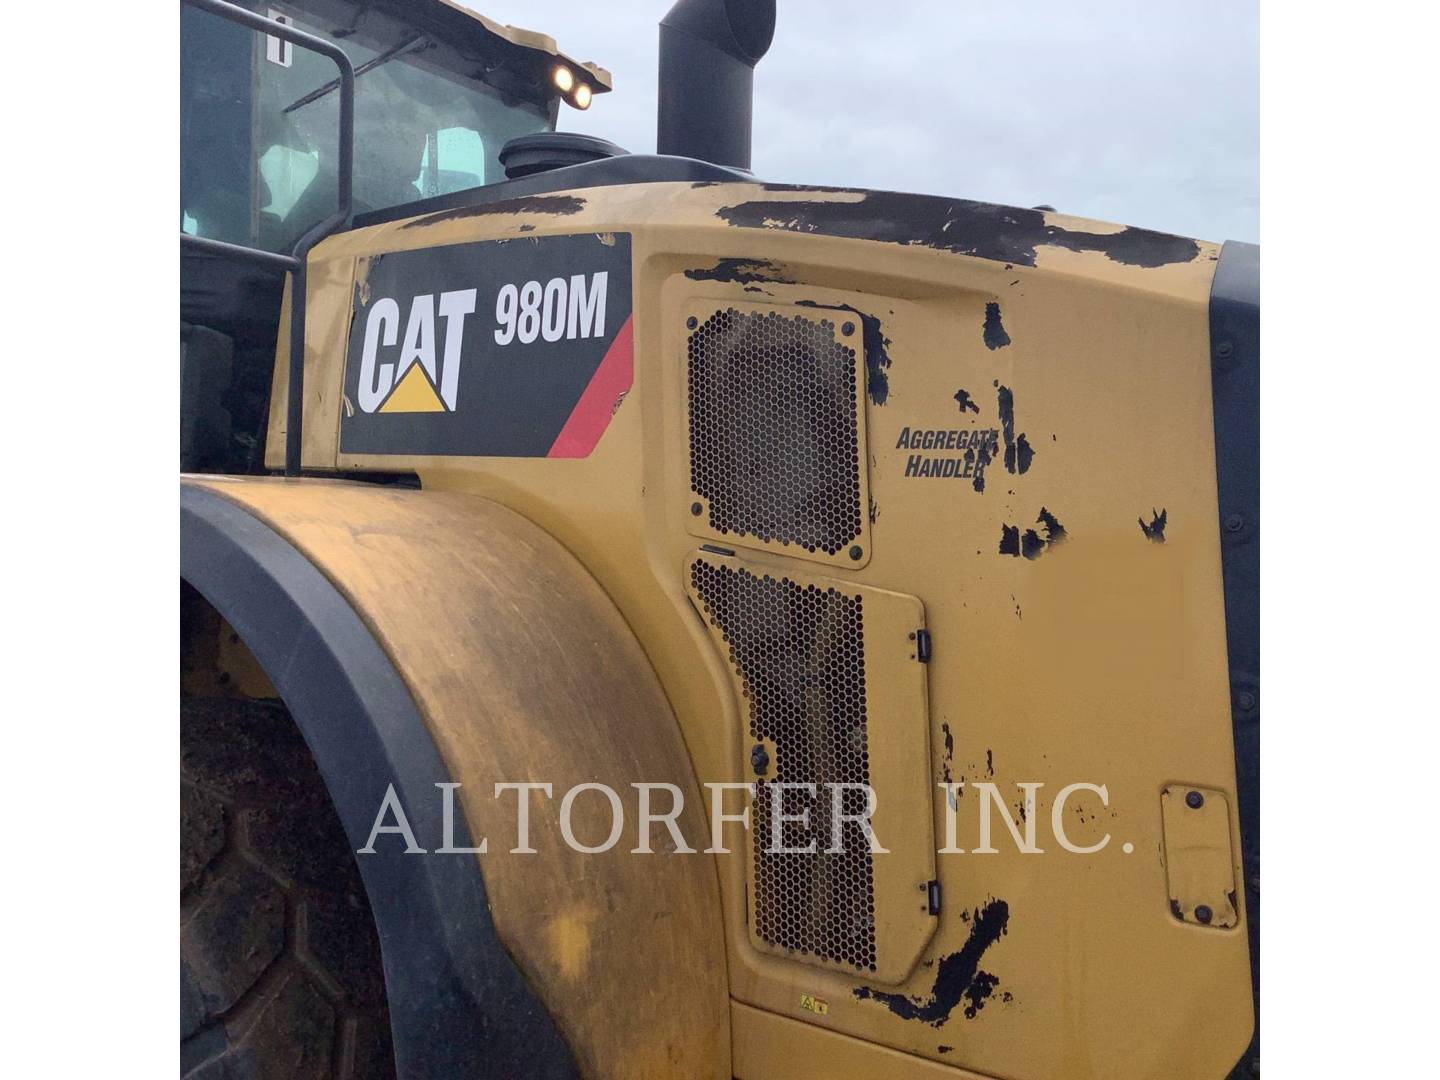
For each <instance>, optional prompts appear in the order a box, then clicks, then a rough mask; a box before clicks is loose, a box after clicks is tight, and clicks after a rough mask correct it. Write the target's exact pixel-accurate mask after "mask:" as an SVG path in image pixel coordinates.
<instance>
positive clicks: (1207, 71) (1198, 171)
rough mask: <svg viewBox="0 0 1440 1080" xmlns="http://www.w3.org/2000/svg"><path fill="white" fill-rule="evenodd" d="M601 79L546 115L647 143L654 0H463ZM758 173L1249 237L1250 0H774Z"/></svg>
mask: <svg viewBox="0 0 1440 1080" xmlns="http://www.w3.org/2000/svg"><path fill="white" fill-rule="evenodd" d="M465 2H467V3H469V5H470V6H471V7H473V8H475V9H476V10H478V11H481V12H483V13H484V14H486V15H488V16H489V17H490V18H493V19H497V20H498V21H500V22H505V23H511V24H513V25H516V26H523V27H526V28H527V29H531V30H540V31H543V32H544V33H547V34H549V35H550V36H552V37H554V38H555V39H556V40H557V41H558V42H559V44H560V48H561V50H562V51H564V52H565V53H567V54H568V55H570V56H572V57H574V58H575V59H577V60H594V61H596V62H597V63H599V64H602V65H603V66H605V67H607V68H609V69H610V71H611V72H612V73H613V74H614V76H615V90H614V92H613V93H611V94H605V95H603V96H601V97H598V98H596V100H595V103H594V105H592V106H591V107H590V110H589V112H588V113H576V112H575V110H573V109H570V108H568V107H566V106H562V107H561V113H560V127H561V128H562V129H563V130H571V131H587V132H591V133H593V134H596V135H603V136H604V137H606V138H608V139H611V140H612V141H614V142H617V143H619V144H620V145H621V146H623V147H625V148H626V149H627V150H631V151H634V152H644V153H653V152H654V149H655V101H656V85H655V82H656V47H657V37H656V25H657V23H658V22H659V20H660V18H661V16H662V15H664V13H665V12H666V11H667V10H668V9H669V7H670V5H671V2H672V0H625V2H623V3H599V2H595V0H590V2H581V0H465ZM779 9H780V11H779V18H778V20H777V25H776V30H775V44H774V45H773V46H772V47H771V49H770V54H769V55H768V56H767V57H766V58H765V59H764V60H762V61H761V62H760V65H759V67H758V68H757V69H756V75H755V151H754V163H753V165H754V170H755V173H756V174H757V175H758V176H759V177H761V178H763V179H766V180H777V181H785V182H790V183H816V184H836V185H844V186H854V187H868V188H880V189H887V190H892V191H920V192H927V193H931V194H937V195H958V196H963V197H965V198H971V199H981V200H985V201H987V202H997V203H1005V204H1009V205H1014V206H1034V205H1037V204H1040V203H1048V204H1050V205H1052V206H1054V207H1056V208H1057V209H1059V210H1062V211H1065V212H1067V213H1073V214H1079V215H1082V216H1085V217H1094V218H1100V219H1103V220H1106V221H1114V222H1119V223H1122V224H1127V225H1142V226H1146V227H1148V228H1154V229H1161V230H1164V231H1167V232H1175V233H1180V234H1182V235H1186V236H1194V237H1199V238H1201V239H1205V240H1249V241H1258V240H1259V229H1260V220H1259V219H1260V198H1259V185H1260V176H1259V172H1260V170H1259V157H1260V140H1259V131H1260V121H1259V16H1258V10H1257V0H1144V2H1131V0H1094V2H1092V3H1089V4H1083V3H1076V2H1075V0H892V2H875V0H780V3H779Z"/></svg>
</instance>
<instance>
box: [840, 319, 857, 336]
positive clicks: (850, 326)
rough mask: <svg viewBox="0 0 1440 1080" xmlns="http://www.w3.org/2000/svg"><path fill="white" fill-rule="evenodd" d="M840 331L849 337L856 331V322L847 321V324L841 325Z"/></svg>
mask: <svg viewBox="0 0 1440 1080" xmlns="http://www.w3.org/2000/svg"><path fill="white" fill-rule="evenodd" d="M840 333H842V334H844V335H845V336H846V337H849V336H850V335H851V334H853V333H855V324H854V323H853V322H847V323H845V325H843V326H842V327H840Z"/></svg>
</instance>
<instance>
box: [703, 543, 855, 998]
mask: <svg viewBox="0 0 1440 1080" xmlns="http://www.w3.org/2000/svg"><path fill="white" fill-rule="evenodd" d="M690 575H691V582H690V584H691V588H692V591H693V592H694V594H695V595H696V596H697V597H698V598H699V599H700V602H701V604H702V606H703V611H704V614H705V617H706V618H707V619H708V620H709V621H710V623H711V625H712V626H714V627H716V628H718V629H719V631H720V633H721V635H722V636H723V640H724V642H725V644H726V645H727V646H728V649H729V660H730V663H731V665H732V666H733V668H734V669H735V672H736V675H737V676H738V678H739V681H740V684H741V686H742V688H743V692H744V697H745V704H746V707H747V711H748V713H749V717H748V722H749V734H750V739H751V740H753V741H755V742H757V743H762V744H763V743H766V742H768V743H773V745H774V748H775V762H774V770H773V775H771V776H770V777H769V781H770V782H766V781H760V782H759V783H758V784H757V794H756V797H755V800H754V802H753V805H752V808H751V814H752V829H751V845H752V857H753V861H752V868H753V873H752V875H751V877H752V880H751V890H752V895H751V897H750V900H751V910H752V913H753V914H752V918H753V926H752V931H753V933H754V935H755V937H756V938H757V939H758V940H759V941H761V942H764V943H766V944H768V945H771V946H774V947H775V948H776V949H778V950H782V951H784V952H786V953H787V954H791V955H795V957H796V958H797V959H800V958H805V957H808V958H811V959H812V960H814V961H821V962H826V961H828V962H831V963H834V964H839V965H844V966H847V967H850V968H853V969H855V970H858V971H872V972H873V971H874V970H875V969H876V937H875V895H874V870H873V866H872V862H871V859H872V856H871V853H870V847H869V843H868V841H867V839H866V837H865V834H864V832H863V831H862V829H861V828H860V826H859V825H857V824H856V823H854V822H845V823H844V824H843V829H842V832H841V850H840V851H838V852H835V853H830V852H827V851H826V850H825V849H826V848H828V847H830V846H831V844H830V838H831V835H832V833H831V806H832V804H831V791H832V789H831V788H830V787H828V786H827V785H830V784H839V783H848V784H863V785H869V783H870V754H869V746H868V736H867V713H866V687H865V622H864V618H865V612H864V599H863V597H862V596H861V595H859V594H858V592H857V593H848V592H846V591H844V590H841V589H838V588H834V587H829V588H826V587H821V586H818V585H814V584H810V585H802V584H800V583H797V582H796V581H793V580H791V579H790V578H788V577H771V576H769V575H768V574H766V575H757V574H755V573H752V572H750V571H749V570H746V569H744V568H738V567H733V566H729V565H725V564H721V563H714V562H710V561H707V560H704V559H696V560H695V561H694V562H692V563H691V568H690ZM775 781H783V782H787V783H802V784H815V785H817V794H816V795H811V794H810V793H809V792H808V791H797V790H794V789H784V790H783V795H782V798H783V809H784V813H785V814H786V815H800V814H803V813H805V811H807V810H808V811H809V813H810V818H809V820H810V828H809V829H806V828H805V827H804V826H803V825H802V824H800V823H798V822H786V823H785V824H784V826H783V829H784V831H783V833H782V836H783V839H784V843H783V844H782V845H778V846H780V847H785V848H805V847H808V846H810V844H811V843H812V841H816V843H815V846H816V848H817V849H818V850H817V851H816V852H815V853H813V854H810V853H783V852H772V851H771V850H770V848H771V847H772V833H771V800H772V793H771V791H770V783H772V782H775ZM842 791H843V799H844V801H843V803H842V808H843V810H844V812H845V813H846V814H860V813H863V812H864V810H865V792H864V790H863V789H842Z"/></svg>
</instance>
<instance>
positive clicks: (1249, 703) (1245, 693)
mask: <svg viewBox="0 0 1440 1080" xmlns="http://www.w3.org/2000/svg"><path fill="white" fill-rule="evenodd" d="M1236 702H1237V703H1238V704H1239V706H1240V708H1241V709H1243V710H1244V711H1245V712H1249V711H1250V710H1251V709H1253V708H1255V695H1254V694H1252V693H1251V692H1250V691H1249V690H1241V691H1240V694H1239V696H1238V697H1237V698H1236Z"/></svg>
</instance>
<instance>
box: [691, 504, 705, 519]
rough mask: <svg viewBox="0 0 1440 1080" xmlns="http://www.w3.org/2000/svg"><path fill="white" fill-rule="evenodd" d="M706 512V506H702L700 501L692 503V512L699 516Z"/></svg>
mask: <svg viewBox="0 0 1440 1080" xmlns="http://www.w3.org/2000/svg"><path fill="white" fill-rule="evenodd" d="M704 512H705V507H703V506H701V505H700V504H699V503H698V502H693V503H691V504H690V513H692V514H694V515H695V516H696V517H699V516H700V515H701V514H702V513H704Z"/></svg>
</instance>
